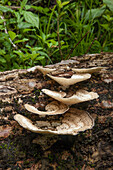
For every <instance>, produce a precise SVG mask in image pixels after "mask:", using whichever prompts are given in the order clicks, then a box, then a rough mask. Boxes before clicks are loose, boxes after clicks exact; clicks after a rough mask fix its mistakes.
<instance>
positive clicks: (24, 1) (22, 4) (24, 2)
mask: <svg viewBox="0 0 113 170" xmlns="http://www.w3.org/2000/svg"><path fill="white" fill-rule="evenodd" d="M27 1H28V0H22V2H21V8H20V13H21V12H22V9H23V8H24V7H25V5H26V3H27Z"/></svg>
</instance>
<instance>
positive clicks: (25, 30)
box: [23, 28, 36, 33]
mask: <svg viewBox="0 0 113 170" xmlns="http://www.w3.org/2000/svg"><path fill="white" fill-rule="evenodd" d="M28 31H36V30H35V29H30V28H27V29H24V30H23V33H25V32H28Z"/></svg>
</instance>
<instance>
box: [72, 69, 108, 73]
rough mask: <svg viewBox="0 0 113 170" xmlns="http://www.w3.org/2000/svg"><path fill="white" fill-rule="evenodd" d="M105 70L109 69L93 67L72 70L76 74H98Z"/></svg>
mask: <svg viewBox="0 0 113 170" xmlns="http://www.w3.org/2000/svg"><path fill="white" fill-rule="evenodd" d="M104 68H107V67H92V68H80V69H79V68H78V69H77V68H73V69H72V70H73V71H74V72H76V73H77V74H78V73H79V74H80V73H95V72H98V71H100V70H102V69H104Z"/></svg>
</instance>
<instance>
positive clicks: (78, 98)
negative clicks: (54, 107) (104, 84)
mask: <svg viewBox="0 0 113 170" xmlns="http://www.w3.org/2000/svg"><path fill="white" fill-rule="evenodd" d="M42 92H44V93H45V94H47V95H48V96H50V97H52V98H54V99H56V100H58V101H60V102H62V103H64V104H67V105H72V104H76V103H81V102H84V101H89V100H93V99H97V98H98V97H99V96H98V94H97V93H94V92H87V91H85V90H78V91H77V92H76V94H74V95H73V96H71V97H69V98H63V97H61V96H59V95H57V92H56V91H51V90H48V89H42ZM59 93H60V92H58V94H59Z"/></svg>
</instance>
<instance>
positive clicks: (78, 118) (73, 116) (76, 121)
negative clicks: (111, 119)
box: [14, 108, 94, 135]
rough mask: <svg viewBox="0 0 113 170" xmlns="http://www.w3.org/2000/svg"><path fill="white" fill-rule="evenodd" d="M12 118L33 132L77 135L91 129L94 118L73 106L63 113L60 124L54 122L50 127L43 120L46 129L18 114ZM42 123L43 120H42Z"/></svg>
mask: <svg viewBox="0 0 113 170" xmlns="http://www.w3.org/2000/svg"><path fill="white" fill-rule="evenodd" d="M14 119H15V120H16V121H17V122H18V123H19V124H20V126H22V127H23V128H25V129H27V130H30V131H32V132H35V133H48V134H58V135H77V134H78V133H79V132H80V131H85V130H87V129H91V128H92V127H93V126H94V120H93V118H92V117H91V116H90V115H89V114H88V113H87V112H85V111H83V110H78V109H75V108H71V109H69V111H68V112H67V113H65V114H64V115H63V117H62V120H61V125H59V124H58V125H57V124H56V126H55V127H52V125H51V127H50V123H49V122H48V124H49V125H47V121H45V124H46V125H47V127H46V129H44V128H42V127H40V126H39V125H38V124H35V125H34V124H33V122H32V121H31V120H29V119H28V118H26V117H25V116H22V115H20V114H17V115H15V116H14ZM42 123H44V122H43V121H42ZM51 129H52V130H51Z"/></svg>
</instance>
